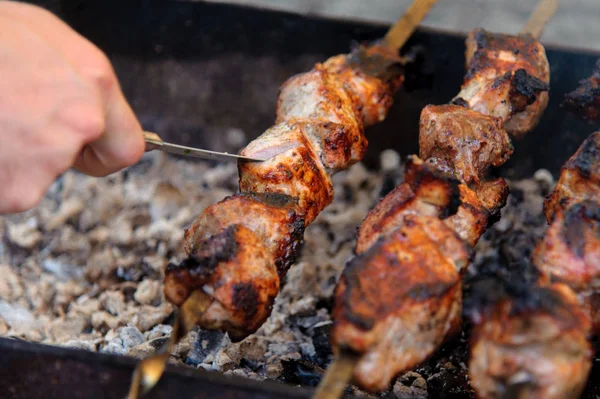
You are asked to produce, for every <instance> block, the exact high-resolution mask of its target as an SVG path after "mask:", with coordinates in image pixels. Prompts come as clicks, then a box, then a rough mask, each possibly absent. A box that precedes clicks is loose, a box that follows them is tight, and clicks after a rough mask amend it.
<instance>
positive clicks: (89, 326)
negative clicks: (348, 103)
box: [0, 131, 592, 398]
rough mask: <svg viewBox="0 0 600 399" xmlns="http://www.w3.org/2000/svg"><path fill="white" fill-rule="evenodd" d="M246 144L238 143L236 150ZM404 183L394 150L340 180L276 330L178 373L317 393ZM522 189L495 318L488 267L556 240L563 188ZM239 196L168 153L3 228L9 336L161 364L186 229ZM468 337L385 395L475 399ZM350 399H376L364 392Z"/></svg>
mask: <svg viewBox="0 0 600 399" xmlns="http://www.w3.org/2000/svg"><path fill="white" fill-rule="evenodd" d="M238 133H239V132H235V131H234V132H232V133H231V134H230V136H231V137H230V139H231V140H232V142H235V143H237V144H236V146H237V145H239V144H240V143H239V140H238V139H239V137H238ZM236 140H238V141H236ZM402 176H403V164H402V162H401V160H400V157H399V156H398V154H397V153H396V152H395V151H394V150H387V151H383V152H382V153H381V154H380V162H379V166H378V169H375V170H370V169H367V168H366V167H365V165H363V164H362V163H358V164H356V165H354V166H353V167H352V168H350V169H349V170H347V171H342V172H339V173H338V174H336V175H335V176H334V177H333V179H332V181H333V184H334V190H335V193H336V195H335V198H334V200H333V202H332V203H331V204H330V205H329V206H328V207H327V208H326V209H325V210H324V211H323V212H322V213H321V214H320V215H319V216H318V217H317V219H316V220H315V221H314V222H313V223H312V224H311V225H310V226H308V227H307V229H306V232H305V240H304V244H303V249H302V251H301V253H300V254H299V257H298V259H297V262H296V263H295V264H293V265H292V266H291V267H290V270H289V272H288V274H287V276H286V278H285V279H284V281H283V282H282V290H281V292H280V294H279V295H278V296H277V298H276V300H275V303H274V305H273V311H272V313H271V315H270V317H269V318H268V320H267V321H266V322H265V324H264V325H263V326H262V327H261V328H260V329H259V330H258V331H257V332H256V333H255V334H253V335H251V336H250V337H248V338H246V339H245V340H243V341H242V342H238V343H232V342H231V341H230V340H229V338H228V337H227V335H224V334H222V333H220V332H209V331H200V330H198V331H196V330H194V331H192V332H190V333H189V334H188V335H186V337H184V339H182V341H181V342H180V343H179V344H178V345H176V348H175V350H174V351H173V355H172V360H173V361H174V362H176V363H177V364H182V365H185V366H188V367H194V368H203V369H207V370H211V371H218V372H221V373H225V374H228V375H229V374H233V375H241V376H245V377H248V378H252V379H259V380H263V379H273V380H280V381H284V382H286V383H290V384H294V385H305V386H314V385H315V384H316V383H317V382H318V381H319V380H320V378H322V373H323V370H325V369H326V368H327V367H328V366H329V364H330V363H331V361H332V360H333V354H332V348H331V342H330V333H331V326H332V320H331V310H332V308H333V304H334V297H333V292H334V288H335V286H336V282H337V280H338V278H339V275H340V273H341V272H342V269H343V268H344V265H345V264H346V261H347V260H348V259H349V258H350V257H351V256H352V251H353V249H354V244H355V239H356V231H357V228H358V227H359V225H360V223H361V222H362V221H363V220H364V217H365V215H366V214H367V213H368V212H369V211H370V210H371V209H372V208H373V207H374V206H375V204H377V202H378V201H379V200H380V198H381V196H382V195H384V194H385V193H386V192H387V191H389V190H390V189H392V188H393V187H394V186H395V185H396V184H398V183H399V182H400V181H401V180H402ZM508 183H509V186H510V188H511V200H510V203H509V204H508V205H507V206H506V207H505V209H503V211H502V219H501V220H500V221H499V222H497V223H496V224H494V225H493V226H492V227H491V228H490V229H489V230H488V232H486V234H485V235H484V236H483V237H482V238H481V239H480V241H479V243H478V244H477V247H476V248H475V258H474V262H473V264H472V265H471V266H470V267H469V269H468V274H467V276H466V280H465V287H464V291H465V308H468V307H469V306H471V307H473V306H478V305H481V302H477V301H478V300H479V299H478V297H477V296H476V295H475V296H476V297H475V298H473V295H474V294H473V292H472V286H471V282H472V281H473V276H476V275H477V274H478V273H479V271H481V270H482V268H484V266H485V265H488V267H492V269H493V265H501V264H502V263H503V262H513V261H516V260H518V259H521V258H523V257H527V256H528V255H529V254H530V251H531V249H532V248H533V246H534V244H533V243H534V242H535V241H536V240H537V239H538V238H539V237H541V236H542V234H543V232H544V231H545V229H546V226H547V223H546V221H545V219H544V217H543V214H542V209H543V201H544V195H545V193H546V192H547V191H548V190H549V189H551V188H550V187H551V186H552V185H553V184H554V180H553V179H551V176H549V175H548V174H547V173H546V172H545V171H543V170H541V171H538V172H537V173H536V175H535V176H534V177H533V178H531V179H523V180H509V181H508ZM237 184H238V175H237V168H236V166H235V164H233V163H228V164H219V165H212V164H209V163H205V162H193V161H189V160H182V159H177V158H174V157H170V156H168V155H166V154H162V153H159V152H150V153H146V154H145V155H144V157H143V159H142V161H141V162H140V163H139V164H138V165H136V166H135V167H133V168H129V169H128V171H122V172H117V173H115V174H113V175H111V176H109V177H107V178H104V179H97V178H91V177H87V176H85V175H82V174H80V173H77V172H75V171H67V172H65V173H64V174H63V176H61V178H60V179H59V181H58V182H57V183H56V184H55V185H53V187H52V188H51V190H49V192H48V193H47V195H46V196H45V197H44V199H43V200H42V202H41V203H40V205H39V206H38V207H36V208H34V209H33V210H31V211H28V212H24V213H22V214H17V215H7V216H5V217H3V218H2V219H0V235H1V236H2V237H3V240H2V242H1V244H0V298H1V301H0V335H2V336H11V337H20V338H25V339H28V340H32V341H38V342H42V341H43V342H44V343H46V344H49V345H61V346H69V347H77V348H81V349H85V350H92V351H98V352H108V353H114V354H120V355H130V356H136V357H143V356H146V355H149V354H152V353H154V352H155V351H156V350H157V349H158V348H160V347H162V345H164V344H165V343H166V342H167V340H168V338H169V336H170V334H171V332H172V327H171V326H172V325H173V323H174V312H173V311H174V306H173V305H172V304H170V303H168V302H167V301H166V300H165V298H164V294H163V276H164V268H165V266H166V265H167V264H168V263H169V262H170V261H177V260H180V258H181V256H183V253H182V244H183V232H184V229H185V228H186V227H188V226H189V225H190V224H191V223H192V222H193V221H194V220H195V218H196V217H197V216H198V215H199V214H200V213H201V212H202V211H203V210H204V209H205V208H206V207H207V206H209V205H211V204H214V203H215V202H217V201H220V200H222V199H223V198H224V197H225V196H227V195H230V194H232V193H233V192H235V191H236V190H237ZM81 204H84V206H83V207H82V206H81ZM53 262H54V263H53ZM44 265H45V266H44ZM473 299H475V301H473ZM469 304H471V305H469ZM7 309H8V310H7ZM61 328H62V330H61ZM468 331H469V324H468V318H465V322H464V323H463V334H462V335H461V337H460V338H459V339H456V340H453V341H451V342H448V343H447V344H444V345H443V346H442V348H440V349H439V351H436V353H435V354H434V356H432V357H431V359H429V360H428V361H426V362H424V363H423V364H422V365H419V366H418V367H415V369H414V370H412V371H411V373H412V374H411V373H404V374H402V375H400V376H399V377H398V378H397V380H396V381H395V382H394V384H392V386H390V387H389V389H388V391H387V392H386V393H384V394H382V395H384V397H390V398H394V397H413V398H419V397H424V396H423V395H425V394H427V395H429V397H430V398H471V397H472V391H471V389H470V387H469V386H468V380H467V378H466V377H467V375H466V370H465V367H464V364H466V363H467V362H468V358H467V357H468V356H467V353H468V352H467V350H468V345H467V342H468V340H467V338H468ZM423 381H426V386H425V387H424V386H423ZM346 392H348V393H352V394H354V395H357V396H361V397H376V396H374V395H367V394H366V393H365V392H362V391H361V390H359V389H358V388H356V387H354V386H349V387H348V388H347V389H346ZM409 392H410V395H412V396H406V395H408V394H409ZM403 395H404V396H403ZM590 397H592V396H590Z"/></svg>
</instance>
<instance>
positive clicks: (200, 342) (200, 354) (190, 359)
mask: <svg viewBox="0 0 600 399" xmlns="http://www.w3.org/2000/svg"><path fill="white" fill-rule="evenodd" d="M224 339H225V334H223V333H222V332H220V331H199V332H198V335H197V336H196V340H195V341H194V343H193V346H192V350H191V351H190V353H189V354H188V356H187V358H186V359H185V363H186V364H188V365H191V366H197V365H199V364H202V363H203V362H204V360H205V359H206V357H207V356H208V355H209V354H214V353H216V352H217V350H219V349H220V348H221V346H222V342H223V341H224Z"/></svg>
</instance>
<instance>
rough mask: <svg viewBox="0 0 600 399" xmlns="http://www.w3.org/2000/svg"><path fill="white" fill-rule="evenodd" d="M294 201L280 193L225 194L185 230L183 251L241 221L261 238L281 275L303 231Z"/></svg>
mask: <svg viewBox="0 0 600 399" xmlns="http://www.w3.org/2000/svg"><path fill="white" fill-rule="evenodd" d="M296 204H297V199H296V198H294V197H289V196H285V195H281V194H254V193H239V194H236V195H233V196H230V197H227V198H225V199H224V200H222V201H220V202H217V203H216V204H214V205H211V206H209V207H208V208H206V210H205V211H204V212H203V213H202V215H200V216H199V217H198V219H196V220H195V221H194V223H193V224H192V225H191V226H190V227H189V228H187V229H186V230H185V237H184V243H183V245H184V249H185V253H186V255H187V256H190V254H193V253H194V251H195V249H196V247H197V246H198V245H203V243H204V242H205V240H208V239H210V237H211V236H212V235H214V234H218V233H219V232H221V231H223V230H225V229H226V228H228V227H229V226H232V225H237V224H241V225H243V226H245V227H247V228H248V229H250V230H252V231H254V232H255V233H256V235H257V236H258V237H259V238H260V239H262V240H263V242H264V243H265V245H266V247H267V249H268V251H269V252H271V253H273V254H274V256H275V259H276V265H277V270H278V273H279V276H280V277H283V276H284V275H285V274H286V272H287V270H288V268H289V266H290V265H291V264H292V262H293V261H294V260H295V258H296V254H297V252H298V250H299V247H300V245H301V243H302V238H303V234H304V220H303V219H302V217H300V216H299V215H298V214H297V213H296V211H295V207H296Z"/></svg>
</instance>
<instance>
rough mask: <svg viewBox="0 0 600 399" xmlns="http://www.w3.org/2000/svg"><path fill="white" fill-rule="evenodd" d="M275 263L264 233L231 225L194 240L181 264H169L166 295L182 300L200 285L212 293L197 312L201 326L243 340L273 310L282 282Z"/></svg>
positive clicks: (202, 289) (208, 294)
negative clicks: (241, 265)
mask: <svg viewBox="0 0 600 399" xmlns="http://www.w3.org/2000/svg"><path fill="white" fill-rule="evenodd" d="M275 263H276V262H275V258H274V256H273V253H271V252H270V251H269V250H268V248H267V247H266V245H265V242H264V240H263V239H262V238H261V237H259V236H258V235H257V234H256V233H254V232H253V231H252V230H250V229H248V228H247V227H244V226H242V225H231V226H229V227H227V228H226V229H225V230H223V231H222V232H220V233H217V234H214V235H212V236H211V237H210V238H208V239H206V240H203V241H202V242H200V243H198V244H196V245H194V247H193V251H192V252H191V253H190V254H189V256H188V257H187V258H186V260H185V261H183V262H182V263H181V264H179V265H174V264H171V265H169V266H168V267H167V271H166V277H165V295H166V297H167V299H168V300H169V301H171V302H172V303H174V304H176V305H181V304H182V303H183V302H184V301H185V300H186V299H187V298H188V297H189V295H190V294H191V293H192V291H194V290H201V291H202V292H203V293H204V294H206V295H207V296H208V297H209V298H210V305H209V306H208V308H207V309H206V310H205V311H204V312H203V313H202V314H198V315H195V317H197V318H198V319H199V321H200V324H201V325H202V326H203V328H207V329H225V330H227V331H228V332H229V335H230V337H231V339H232V340H234V341H237V340H241V339H243V338H244V337H246V336H247V335H248V334H249V333H251V332H253V331H255V330H256V329H258V327H260V325H261V324H262V323H263V322H264V320H265V319H266V318H267V317H268V315H269V313H270V311H271V307H272V304H273V300H274V299H275V296H276V295H277V293H278V292H279V284H280V282H279V276H278V275H277V267H276V266H275ZM240 264H243V265H244V266H245V267H239V265H240Z"/></svg>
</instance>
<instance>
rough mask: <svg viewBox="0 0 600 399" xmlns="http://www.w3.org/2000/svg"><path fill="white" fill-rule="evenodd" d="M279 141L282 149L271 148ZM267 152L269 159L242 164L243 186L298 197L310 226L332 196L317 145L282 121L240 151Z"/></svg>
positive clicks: (248, 152) (301, 210)
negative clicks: (315, 146) (274, 149)
mask: <svg viewBox="0 0 600 399" xmlns="http://www.w3.org/2000/svg"><path fill="white" fill-rule="evenodd" d="M276 143H279V149H280V150H281V149H284V151H283V152H280V153H277V154H275V153H272V152H271V151H272V150H271V148H273V146H277V144H276ZM266 152H269V156H270V158H269V159H268V160H267V161H264V162H256V163H255V162H241V163H240V164H239V171H240V190H241V191H245V192H255V193H279V194H285V195H289V196H291V197H294V198H297V200H298V208H299V213H300V214H302V215H303V216H304V221H305V223H306V225H307V226H308V224H310V223H311V222H312V221H313V220H314V218H315V217H317V215H318V214H319V212H321V211H322V210H323V209H324V208H325V207H326V206H327V205H329V204H330V203H331V201H332V200H333V185H332V183H331V178H330V177H329V175H328V174H327V172H326V171H325V169H324V167H323V165H322V164H321V162H320V160H319V158H318V156H317V153H316V151H315V149H314V147H313V146H312V145H311V143H310V142H309V140H308V139H307V138H306V136H305V135H304V134H303V131H302V130H300V129H297V128H296V129H295V128H293V126H292V127H290V126H289V125H288V124H287V123H285V122H283V123H280V124H279V125H276V126H274V127H272V128H271V129H269V130H267V131H266V132H265V133H264V134H263V135H262V136H260V137H259V138H257V139H255V140H254V141H252V142H251V143H250V144H248V146H247V147H246V148H245V149H244V150H243V151H242V152H241V153H242V155H246V156H259V155H262V154H265V153H266Z"/></svg>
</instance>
